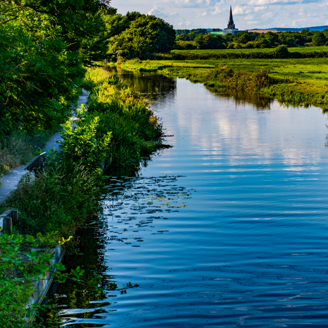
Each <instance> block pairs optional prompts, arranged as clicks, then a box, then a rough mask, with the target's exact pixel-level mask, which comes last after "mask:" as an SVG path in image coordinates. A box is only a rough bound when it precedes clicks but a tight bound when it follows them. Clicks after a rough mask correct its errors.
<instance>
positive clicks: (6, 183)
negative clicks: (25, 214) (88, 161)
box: [0, 90, 88, 204]
mask: <svg viewBox="0 0 328 328" xmlns="http://www.w3.org/2000/svg"><path fill="white" fill-rule="evenodd" d="M87 100H88V92H87V91H85V90H83V92H82V95H81V96H80V98H79V100H78V107H80V106H81V105H82V104H86V103H87ZM61 140H63V139H62V137H61V134H60V133H59V132H57V133H55V134H54V135H53V136H52V137H51V138H50V139H49V141H48V142H47V144H46V146H45V147H44V148H43V150H44V151H48V150H49V149H55V150H57V149H58V148H59V144H58V141H61ZM25 167H26V165H24V166H19V167H16V168H14V169H12V170H11V171H10V172H9V173H8V174H7V175H5V176H4V177H2V179H1V183H2V185H1V186H0V204H2V203H3V202H5V200H6V199H7V198H8V196H9V195H10V193H11V191H13V190H14V189H15V188H16V186H17V183H18V181H19V180H20V179H21V177H22V176H23V174H25V173H27V172H28V171H27V170H25Z"/></svg>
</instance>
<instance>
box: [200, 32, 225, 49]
mask: <svg viewBox="0 0 328 328" xmlns="http://www.w3.org/2000/svg"><path fill="white" fill-rule="evenodd" d="M194 42H195V44H196V46H197V48H198V49H224V48H226V44H225V41H224V39H223V37H222V36H221V35H215V36H214V35H208V34H206V35H203V34H199V35H198V36H197V37H196V38H195V41H194Z"/></svg>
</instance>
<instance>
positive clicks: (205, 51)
mask: <svg viewBox="0 0 328 328" xmlns="http://www.w3.org/2000/svg"><path fill="white" fill-rule="evenodd" d="M272 50H273V49H272V48H263V49H201V50H198V49H197V50H172V51H171V52H172V53H181V54H219V53H223V54H230V53H235V52H238V53H252V52H270V51H272ZM288 51H289V52H309V51H319V52H322V51H328V46H327V47H326V46H323V47H297V48H288Z"/></svg>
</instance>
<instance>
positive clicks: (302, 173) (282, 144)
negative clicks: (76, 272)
mask: <svg viewBox="0 0 328 328" xmlns="http://www.w3.org/2000/svg"><path fill="white" fill-rule="evenodd" d="M116 74H119V75H120V76H121V78H122V79H123V80H125V81H126V82H127V83H128V84H129V85H134V86H135V88H136V89H137V90H138V91H140V92H141V93H143V94H144V95H145V96H146V97H148V98H149V99H151V101H152V105H151V107H152V109H153V110H154V112H155V114H156V115H157V116H158V117H160V118H161V120H162V124H163V127H164V129H165V134H166V136H167V137H166V138H165V139H166V143H167V144H170V145H171V146H172V148H169V149H164V150H161V151H159V152H158V153H156V154H154V155H152V156H151V158H149V159H148V160H147V161H146V160H145V162H144V163H142V165H141V167H140V171H139V174H138V175H136V176H134V177H113V179H112V184H111V185H110V186H109V187H108V189H109V194H108V195H107V196H106V199H105V200H104V202H103V214H101V215H100V219H99V220H95V221H94V222H92V223H91V224H90V225H89V226H88V227H85V228H84V229H82V231H81V234H80V240H81V249H80V250H79V252H78V253H71V254H68V256H67V257H66V260H65V261H66V264H67V265H68V267H69V266H72V267H76V265H81V266H82V267H83V268H84V269H86V274H87V277H89V279H92V278H93V275H94V274H95V273H96V274H98V275H100V276H101V278H102V285H103V286H107V287H106V288H107V290H106V291H105V292H103V293H97V292H94V291H93V290H90V289H88V288H87V287H85V286H83V285H82V286H81V285H77V284H75V283H74V282H71V281H68V282H66V283H65V284H62V285H61V286H60V287H59V289H58V290H57V294H56V295H55V298H54V308H55V309H56V310H53V311H50V313H49V315H48V322H49V321H50V320H51V317H52V316H54V315H57V316H58V318H59V319H60V326H61V327H69V326H72V327H113V328H114V327H115V328H116V327H129V328H132V327H133V328H137V327H140V328H143V327H152V328H154V327H188V328H189V327H210V326H211V327H226V328H228V327H240V326H242V327H261V328H263V327H293V328H294V327H304V326H307V327H308V326H310V327H327V322H328V275H327V272H328V148H327V147H326V139H327V134H328V129H327V127H326V123H327V121H326V120H327V116H326V115H325V114H323V113H322V111H321V110H320V109H318V108H291V107H289V108H287V107H285V106H283V105H279V103H278V102H276V101H273V102H266V103H265V104H263V102H261V105H258V106H257V105H254V104H250V103H247V102H243V101H236V100H235V99H233V98H231V97H226V96H223V95H218V94H214V93H212V92H210V91H208V90H207V89H206V88H205V87H204V86H203V85H201V84H192V83H191V82H189V81H187V80H184V79H170V78H166V77H163V76H161V75H158V74H153V73H152V74H151V73H147V74H146V73H131V72H123V71H120V72H116ZM112 282H115V283H116V284H117V285H118V288H120V289H121V288H124V287H125V286H126V285H127V284H128V283H129V282H131V284H132V285H133V286H134V285H135V284H137V286H136V287H134V288H127V289H125V290H126V292H125V291H124V290H119V291H111V290H109V289H110V287H108V286H110V284H111V283H112Z"/></svg>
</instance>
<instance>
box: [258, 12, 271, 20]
mask: <svg viewBox="0 0 328 328" xmlns="http://www.w3.org/2000/svg"><path fill="white" fill-rule="evenodd" d="M273 16H274V14H273V12H271V11H269V12H267V13H265V14H264V15H262V16H261V17H262V18H264V19H268V18H271V17H273Z"/></svg>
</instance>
